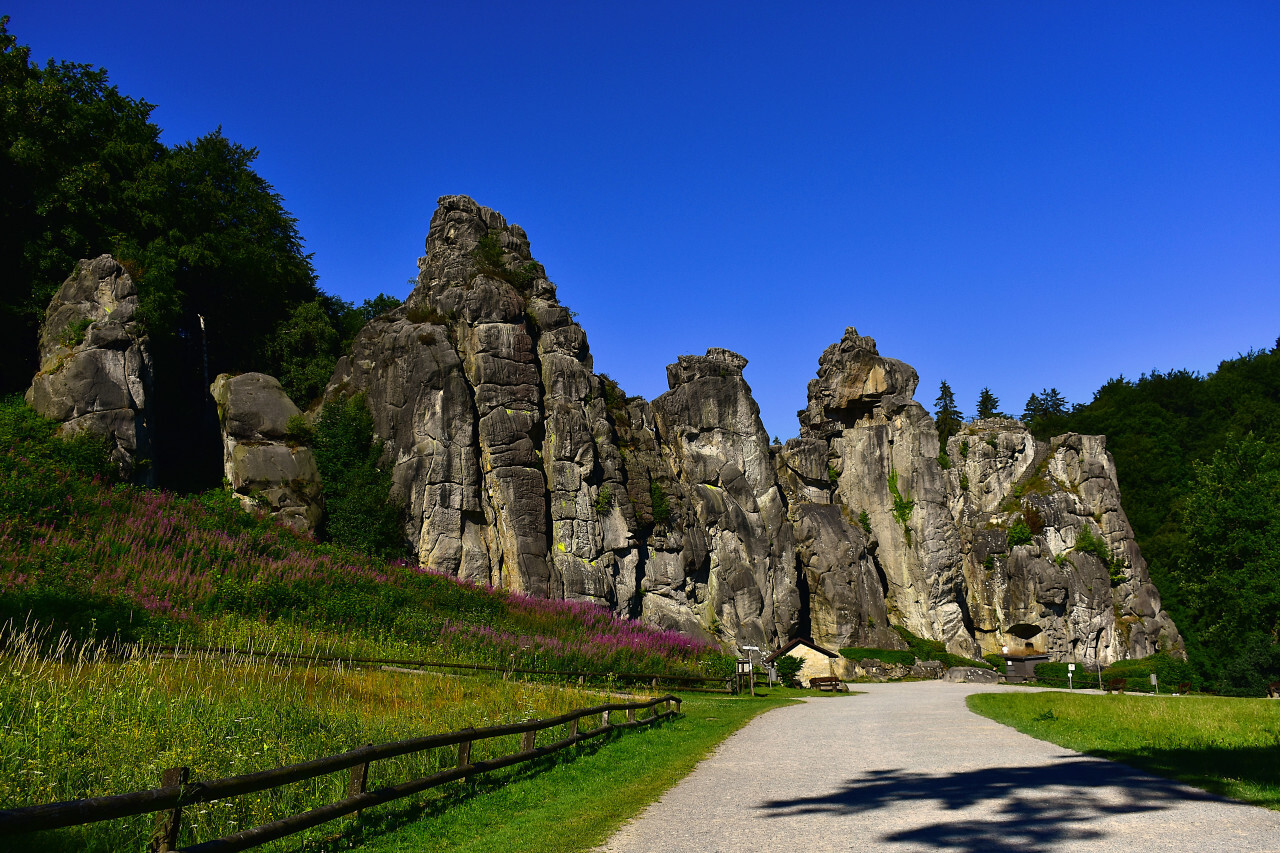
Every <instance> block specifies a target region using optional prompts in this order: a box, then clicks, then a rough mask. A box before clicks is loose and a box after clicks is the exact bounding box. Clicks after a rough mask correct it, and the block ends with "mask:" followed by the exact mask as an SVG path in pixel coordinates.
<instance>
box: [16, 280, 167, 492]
mask: <svg viewBox="0 0 1280 853" xmlns="http://www.w3.org/2000/svg"><path fill="white" fill-rule="evenodd" d="M137 310H138V291H137V288H136V287H135V286H134V283H133V280H132V279H131V278H130V277H129V274H128V273H127V272H125V270H124V267H122V266H120V264H118V263H117V262H116V261H115V259H113V258H112V257H111V256H110V255H101V256H99V257H97V258H94V259H92V260H82V261H80V262H79V264H77V265H76V269H75V270H74V271H73V272H72V273H71V275H70V276H69V277H68V278H67V280H66V281H65V282H63V283H62V287H61V288H59V289H58V292H57V293H56V294H54V297H53V299H52V300H51V301H50V303H49V308H48V310H47V311H46V313H45V319H44V323H43V324H42V325H41V327H40V371H39V372H38V373H37V374H36V375H35V377H34V378H33V379H32V381H31V388H30V389H29V390H28V391H27V394H26V399H27V403H28V404H30V405H31V407H32V408H34V409H35V410H36V411H37V412H39V413H40V414H42V415H44V416H45V417H48V418H52V419H54V420H57V421H62V422H63V424H64V425H63V427H62V432H63V433H64V434H67V435H71V434H74V433H77V432H81V431H88V432H92V433H96V434H98V435H103V436H106V437H107V438H109V439H110V440H111V442H112V444H113V445H114V450H113V451H112V454H111V456H112V459H113V460H114V461H115V462H116V463H117V464H118V465H119V466H120V470H121V473H122V474H123V475H124V476H125V477H132V478H135V479H137V480H139V481H141V482H143V483H150V482H152V481H153V478H154V474H153V470H152V468H151V467H150V456H151V427H150V417H149V413H148V408H147V403H148V398H149V397H150V394H151V386H152V367H151V354H150V351H149V349H148V346H147V338H146V336H145V335H144V334H143V333H142V331H141V329H139V327H138V324H137V322H136V321H135V320H134V314H135V313H136V312H137Z"/></svg>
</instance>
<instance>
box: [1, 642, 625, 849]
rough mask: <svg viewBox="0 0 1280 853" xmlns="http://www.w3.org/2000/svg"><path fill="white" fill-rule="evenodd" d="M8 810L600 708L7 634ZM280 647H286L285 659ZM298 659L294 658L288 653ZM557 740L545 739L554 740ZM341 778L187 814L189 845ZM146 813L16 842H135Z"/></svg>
mask: <svg viewBox="0 0 1280 853" xmlns="http://www.w3.org/2000/svg"><path fill="white" fill-rule="evenodd" d="M0 648H2V649H3V651H0V808H10V807H15V806H22V805H32V804H37V803H46V802H59V801H64V800H71V799H77V798H81V797H90V796H99V795H106V794H115V793H124V792H127V791H133V790H142V789H146V788H152V787H156V786H157V785H158V784H159V781H160V773H161V771H162V770H164V769H165V768H167V767H176V766H187V767H190V768H191V776H192V779H193V780H207V779H214V778H220V777H224V776H232V775H238V774H241V773H249V772H254V771H258V770H264V769H268V768H271V767H279V766H282V765H286V764H292V763H296V762H299V761H305V760H308V759H312V758H318V757H321V756H325V755H332V754H335V753H338V752H342V751H345V750H347V749H352V748H354V747H356V746H360V745H363V744H365V743H383V742H387V741H394V740H399V739H402V738H407V737H415V736H420V735H425V734H431V733H438V732H447V731H456V730H458V729H462V728H467V727H477V728H478V727H483V726H490V725H501V724H504V723H511V722H516V721H521V720H528V719H534V718H546V717H551V716H556V715H558V714H562V713H565V712H567V711H569V710H572V709H574V708H579V707H583V706H584V705H591V704H597V703H599V702H600V701H601V698H600V697H599V696H598V695H596V694H594V693H593V694H584V693H581V692H579V691H576V690H572V689H563V688H557V687H553V686H549V685H541V684H527V683H515V682H505V681H503V680H501V679H499V678H485V677H480V678H475V677H470V678H465V679H464V678H455V677H449V676H440V675H424V676H412V675H406V674H402V673H389V672H381V671H367V670H366V671H351V670H345V669H342V668H329V667H301V668H299V667H292V666H287V665H284V664H283V663H282V662H281V661H279V660H278V659H273V658H272V657H267V658H265V659H264V658H252V659H249V658H244V659H240V660H226V659H219V658H213V657H210V656H207V655H195V656H190V657H185V658H179V659H174V658H173V657H164V656H161V655H159V654H156V653H154V652H151V651H149V650H148V649H147V648H146V647H145V646H142V645H138V644H133V645H129V646H126V647H124V648H122V649H121V648H117V649H114V650H113V651H112V654H111V655H108V653H107V649H108V646H107V644H101V643H77V642H74V641H71V640H70V639H69V638H68V637H67V635H65V634H63V635H61V636H60V637H57V638H53V637H50V636H49V635H48V634H47V633H45V632H41V631H39V630H37V629H35V628H33V627H32V626H20V627H15V626H14V625H13V624H12V623H10V624H7V625H5V626H4V627H3V628H0ZM282 651H283V650H282ZM289 651H298V649H291V650H289ZM551 734H552V733H548V734H545V735H542V736H541V737H547V738H550V736H551ZM517 750H518V743H517V738H516V737H514V736H513V737H509V738H502V739H495V740H493V741H482V742H477V743H476V745H475V751H474V753H473V754H474V755H475V757H477V758H481V757H485V756H488V755H497V754H500V753H509V752H515V751H517ZM454 759H455V756H454V754H453V751H452V750H436V751H432V752H429V753H423V754H419V755H411V756H404V757H401V758H398V759H390V760H387V761H380V762H376V763H374V764H373V765H372V767H371V770H370V779H369V784H370V786H377V785H380V784H384V783H390V782H395V781H404V780H407V779H409V778H414V777H417V776H423V775H426V774H428V773H431V772H433V771H435V770H438V769H443V768H444V767H445V766H450V765H451V764H452V763H453V761H454ZM345 784H346V777H345V774H341V773H339V774H330V775H328V776H325V777H321V778H319V779H316V780H311V781H308V782H303V783H298V784H295V785H290V786H287V787H285V788H282V789H277V790H276V791H271V792H263V793H260V794H253V795H247V796H244V797H238V798H234V799H232V800H227V801H220V802H216V803H207V804H201V805H199V806H195V807H193V808H192V809H190V810H189V814H188V817H187V819H188V821H189V823H190V826H189V827H188V828H187V830H186V836H185V838H184V843H196V842H198V841H200V840H204V839H208V838H215V837H218V836H220V835H223V834H227V833H230V832H234V831H236V830H238V829H243V828H247V827H250V826H256V825H259V824H262V823H266V822H268V821H270V820H274V819H277V818H279V817H283V816H285V815H287V814H294V813H298V812H301V811H304V810H306V809H308V808H313V807H315V806H317V805H320V804H323V803H326V802H332V801H334V800H338V799H341V798H342V796H344V792H345ZM150 828H151V818H150V817H149V816H141V817H137V818H130V819H125V820H117V821H109V822H106V823H102V824H94V825H90V826H86V827H80V828H73V829H68V830H62V831H58V832H45V833H37V834H31V835H26V836H20V837H18V838H17V839H16V843H17V844H18V845H19V847H18V849H22V848H23V845H26V846H27V849H32V850H36V849H39V850H104V851H107V850H123V849H137V848H138V847H139V846H140V839H145V838H146V836H147V834H148V832H149V831H150Z"/></svg>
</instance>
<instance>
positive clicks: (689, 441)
mask: <svg viewBox="0 0 1280 853" xmlns="http://www.w3.org/2000/svg"><path fill="white" fill-rule="evenodd" d="M418 263H419V274H418V278H417V282H416V286H415V287H414V289H413V292H412V293H411V294H410V295H409V297H408V299H407V300H406V301H405V303H404V304H403V305H402V306H400V307H398V308H397V309H395V310H393V311H391V312H389V313H387V314H384V315H382V316H381V317H378V318H376V319H374V320H373V321H371V322H370V323H369V324H368V325H367V326H366V327H365V328H364V329H363V330H362V331H361V332H360V334H359V335H358V336H357V338H356V340H355V342H354V344H353V347H352V351H351V354H350V355H349V356H347V357H345V358H343V359H341V360H340V361H339V363H338V366H337V368H336V370H335V372H334V375H333V378H332V380H331V381H330V383H329V385H328V387H327V389H326V391H325V395H324V400H325V403H326V404H328V403H331V402H333V401H336V400H339V399H345V398H349V397H351V396H352V395H356V394H360V395H363V398H364V400H365V401H366V403H367V405H368V406H369V409H370V412H371V413H372V416H373V420H374V429H375V433H376V436H375V437H376V439H377V440H379V441H381V442H383V448H384V454H385V456H384V463H383V464H385V465H386V466H388V468H389V469H390V471H391V473H392V480H393V498H394V499H396V500H397V501H400V502H402V503H403V505H404V506H405V507H406V514H405V518H404V535H405V539H406V542H407V543H408V544H409V546H410V547H411V548H412V550H413V552H414V553H415V554H416V556H417V559H418V560H419V562H420V563H421V564H423V565H425V566H429V567H431V568H433V569H436V570H439V571H442V572H446V573H448V574H451V575H456V576H459V577H462V578H465V579H467V580H470V581H473V582H476V583H481V584H492V585H495V586H499V587H502V588H506V589H511V590H519V591H522V592H526V593H529V594H532V595H538V596H544V597H552V598H569V599H577V600H586V601H592V602H596V603H599V604H602V605H605V606H607V607H609V608H612V609H614V610H615V611H617V612H618V613H621V614H623V615H626V616H631V617H637V618H641V619H644V620H645V621H647V622H650V623H652V624H656V625H660V626H663V627H667V628H672V629H675V630H680V631H683V632H686V633H689V634H700V635H703V636H707V637H712V638H715V639H717V640H718V641H720V642H722V643H724V644H725V645H726V646H735V645H736V646H742V645H754V646H759V647H761V648H769V647H773V648H776V647H778V646H780V645H782V644H783V643H785V642H786V641H787V640H788V639H791V638H795V637H806V638H811V639H812V640H813V641H815V642H816V643H818V644H819V645H822V646H824V647H826V648H829V649H833V650H834V649H839V648H841V647H848V646H861V647H871V648H890V649H893V648H897V649H902V648H905V643H904V642H903V640H902V638H901V637H900V636H899V634H898V633H897V632H896V631H895V630H894V628H895V627H905V628H906V629H908V630H910V631H911V632H913V633H915V634H917V635H919V636H921V637H925V638H929V639H934V640H940V641H943V642H944V643H945V644H946V646H947V648H948V649H949V650H950V651H951V652H953V653H957V654H962V655H968V656H973V657H977V656H979V655H981V654H984V653H990V652H994V651H999V650H1000V649H1001V648H1003V647H1006V646H1007V647H1010V648H1012V649H1016V650H1019V651H1023V650H1027V649H1030V650H1033V651H1036V652H1045V653H1048V654H1050V655H1052V656H1054V657H1057V658H1065V659H1071V660H1078V661H1085V662H1088V663H1095V662H1097V663H1104V664H1105V663H1109V662H1111V661H1113V660H1116V659H1118V658H1126V657H1136V656H1142V655H1146V654H1149V653H1151V652H1153V651H1155V650H1156V649H1157V648H1159V649H1167V650H1172V651H1177V650H1179V649H1180V648H1181V639H1180V637H1179V636H1178V632H1177V629H1176V627H1174V625H1173V623H1172V621H1171V620H1170V619H1169V617H1168V615H1167V614H1166V613H1165V612H1164V611H1163V610H1162V609H1161V606H1160V597H1159V593H1158V592H1157V591H1156V589H1155V587H1154V586H1153V585H1152V584H1151V581H1150V577H1149V575H1148V574H1147V570H1146V564H1145V562H1144V561H1143V559H1142V555H1141V554H1140V553H1139V551H1138V548H1137V545H1136V544H1135V542H1134V538H1133V531H1132V529H1131V528H1130V527H1129V523H1128V521H1127V519H1126V518H1125V515H1124V511H1123V509H1121V506H1120V495H1119V490H1118V488H1117V486H1116V477H1115V470H1114V464H1113V462H1112V460H1111V457H1110V456H1109V455H1108V454H1107V452H1106V448H1105V440H1104V439H1103V438H1102V437H1100V436H1080V435H1065V436H1059V437H1057V438H1055V439H1053V440H1052V441H1050V442H1041V441H1037V440H1036V439H1035V438H1034V437H1033V436H1031V435H1030V434H1029V433H1028V432H1027V431H1026V429H1024V428H1023V426H1022V425H1021V424H1020V423H1018V422H1017V421H1012V420H1008V419H997V420H989V421H979V422H976V423H973V424H968V425H966V426H965V427H964V428H963V429H962V431H961V432H960V434H958V435H955V436H952V437H951V438H950V440H949V442H948V444H947V447H946V448H942V447H940V445H939V438H938V432H937V429H936V427H935V425H934V422H933V419H932V418H930V416H929V414H928V412H926V411H925V409H924V408H923V407H922V406H921V405H920V404H919V403H917V402H916V401H915V400H914V399H913V397H912V395H913V393H914V392H915V388H916V383H917V375H916V372H915V370H913V369H912V368H911V367H910V366H909V365H907V364H904V363H903V362H901V361H897V360H895V359H891V358H885V357H883V356H881V355H880V354H879V352H878V351H877V349H876V344H875V341H874V340H872V339H871V338H869V337H864V336H861V335H859V334H858V333H857V331H856V330H855V329H852V328H850V329H848V330H847V331H846V333H845V335H844V336H843V338H842V339H841V340H840V341H838V342H836V343H835V344H832V345H831V346H830V347H828V348H827V350H826V351H825V352H824V353H823V354H822V356H821V358H820V359H819V362H818V373H817V376H816V377H815V378H814V379H813V380H812V381H811V382H810V383H809V393H808V405H807V407H806V408H805V410H804V411H802V412H800V413H799V418H800V435H799V436H798V437H797V438H793V439H791V440H789V441H788V442H787V443H786V444H785V446H784V445H779V444H772V445H771V444H770V442H769V440H768V436H767V434H766V433H765V431H764V426H763V424H762V423H761V421H760V413H759V409H758V407H757V406H756V403H755V401H754V400H753V399H752V396H751V389H750V388H749V387H748V385H747V383H746V381H745V379H744V378H743V368H744V367H745V366H746V364H747V360H746V359H745V358H743V357H742V356H740V355H738V354H736V353H733V352H729V351H728V350H724V349H717V348H712V349H710V350H708V351H707V352H706V354H705V355H682V356H680V357H679V358H677V359H676V362H675V363H674V364H671V365H670V366H669V367H668V368H667V383H668V386H669V390H668V391H667V392H666V393H664V394H662V395H661V396H660V397H658V398H657V399H656V400H653V401H652V402H647V401H645V400H643V399H640V398H637V397H627V396H626V395H625V394H624V393H623V391H622V390H621V389H620V388H619V387H618V385H617V384H616V383H615V382H613V380H611V379H610V378H609V377H607V376H604V375H598V374H596V373H595V372H594V369H593V364H592V358H591V352H590V349H589V347H588V345H587V337H586V334H585V332H584V331H583V330H582V328H581V326H579V325H578V324H577V323H576V322H575V321H574V315H573V312H571V311H569V310H568V309H567V308H565V307H564V306H563V305H561V304H560V303H559V301H558V299H557V296H556V288H555V285H553V284H552V283H551V282H550V281H549V280H548V279H547V277H546V272H545V270H544V269H543V267H542V265H541V264H539V263H538V262H537V261H536V260H534V258H533V256H532V254H531V252H530V246H529V240H528V238H527V237H526V235H525V233H524V231H523V230H522V229H521V228H520V227H519V226H518V225H513V224H509V223H507V221H506V220H505V219H504V218H503V217H502V216H501V215H500V214H498V213H496V212H495V211H493V210H490V209H489V208H486V207H482V206H480V205H478V204H476V203H475V202H474V201H472V200H471V199H469V198H467V197H465V196H445V197H444V198H441V199H440V200H439V206H438V208H437V210H436V212H435V215H434V216H433V217H432V220H431V227H430V232H429V234H428V235H427V241H426V255H425V256H424V257H423V258H421V259H420V260H419V262H418ZM136 305H137V301H136V297H135V294H134V290H133V287H132V282H130V280H129V278H128V276H127V275H125V274H124V272H123V270H121V269H120V267H119V265H118V264H116V263H115V262H114V261H112V260H111V259H110V258H109V257H106V256H104V257H102V258H98V259H97V260H95V261H83V262H81V265H80V267H79V268H78V269H77V272H76V274H75V275H73V276H72V277H71V278H70V279H68V281H67V283H66V284H64V285H63V288H62V290H61V291H59V294H58V297H57V298H56V299H55V300H54V302H53V304H51V305H50V308H49V315H48V319H47V321H46V324H45V329H44V331H43V334H42V337H41V361H42V368H41V372H40V374H39V375H38V376H37V377H36V379H35V381H34V383H33V385H32V389H31V392H30V393H29V395H28V398H29V399H30V400H32V402H33V404H34V405H36V406H37V408H40V409H41V411H44V412H45V413H46V414H50V415H51V416H53V417H57V418H59V419H61V420H63V421H65V422H67V424H68V429H82V428H91V429H97V430H99V431H102V432H105V433H107V434H109V435H111V436H112V437H113V438H114V439H115V441H116V445H117V457H118V458H119V459H120V461H121V464H122V465H125V466H126V467H127V466H130V465H134V464H136V462H137V461H138V460H139V459H140V458H141V457H143V456H145V446H146V438H147V430H146V414H145V412H146V409H145V401H146V396H147V394H146V392H147V382H148V376H149V365H148V361H147V356H146V348H145V339H144V338H141V337H140V336H139V335H138V333H137V330H136V328H135V327H134V325H133V323H132V316H133V311H134V310H135V308H136ZM81 336H83V340H80V337H81ZM212 392H213V394H214V397H215V399H216V400H217V403H218V414H219V419H220V421H221V424H222V429H223V446H224V467H225V471H226V476H227V479H228V480H229V481H230V483H231V486H232V488H233V489H234V490H235V491H236V493H237V494H238V495H239V496H240V498H241V500H242V501H243V502H245V503H246V505H257V506H265V507H266V508H268V509H270V510H271V511H272V512H274V513H276V514H278V515H279V516H280V517H281V519H282V520H283V521H285V522H286V523H288V524H291V525H293V526H294V527H296V528H298V529H313V528H314V527H315V525H316V523H317V521H318V519H319V517H320V513H321V504H320V492H319V486H318V475H317V474H316V468H315V462H314V460H313V458H312V456H311V452H310V450H308V449H307V448H306V447H305V446H301V445H299V444H298V438H299V435H298V430H296V429H295V430H293V431H292V432H291V431H290V428H289V424H290V420H291V419H293V418H295V417H296V416H297V415H298V414H299V413H298V411H297V409H296V408H294V406H293V404H292V403H290V402H289V400H288V398H287V397H286V396H285V394H284V392H283V391H282V390H281V389H280V385H279V383H278V382H276V381H275V380H274V379H272V378H271V377H268V376H264V375H262V374H245V375H242V376H234V377H232V376H220V377H218V380H217V382H215V383H214V385H213V387H212ZM295 423H296V422H295ZM943 451H945V452H943ZM846 664H847V666H846V669H848V668H850V667H852V668H857V667H858V666H862V664H854V663H853V662H844V663H842V664H841V665H842V666H844V665H846ZM868 666H870V667H871V668H872V669H873V670H874V669H876V667H877V666H879V665H878V664H875V663H871V664H868ZM933 669H936V667H934V668H933ZM877 671H878V670H877ZM918 674H919V675H921V676H929V677H933V676H935V675H936V674H937V673H935V672H933V671H932V669H931V668H929V667H924V668H922V669H920V670H919V673H918Z"/></svg>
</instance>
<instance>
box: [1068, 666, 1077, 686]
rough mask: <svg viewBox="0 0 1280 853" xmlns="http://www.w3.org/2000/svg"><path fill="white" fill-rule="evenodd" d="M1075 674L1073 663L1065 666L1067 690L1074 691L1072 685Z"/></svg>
mask: <svg viewBox="0 0 1280 853" xmlns="http://www.w3.org/2000/svg"><path fill="white" fill-rule="evenodd" d="M1075 673H1076V665H1075V664H1073V663H1069V664H1067V689H1068V690H1075V684H1074V676H1075Z"/></svg>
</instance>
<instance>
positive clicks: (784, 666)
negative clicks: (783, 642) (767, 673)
mask: <svg viewBox="0 0 1280 853" xmlns="http://www.w3.org/2000/svg"><path fill="white" fill-rule="evenodd" d="M773 666H774V669H776V670H777V671H778V680H779V681H781V682H782V683H783V685H785V686H787V687H791V686H792V685H794V684H795V681H796V676H797V675H799V674H800V670H802V669H804V661H802V660H800V658H798V657H795V656H794V655H783V656H782V657H780V658H778V659H777V661H775V662H774V665H773Z"/></svg>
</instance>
